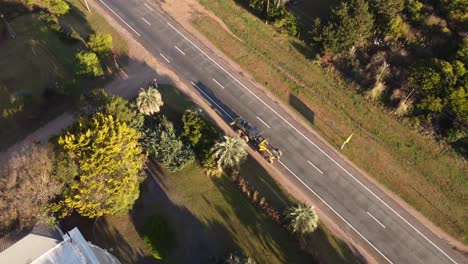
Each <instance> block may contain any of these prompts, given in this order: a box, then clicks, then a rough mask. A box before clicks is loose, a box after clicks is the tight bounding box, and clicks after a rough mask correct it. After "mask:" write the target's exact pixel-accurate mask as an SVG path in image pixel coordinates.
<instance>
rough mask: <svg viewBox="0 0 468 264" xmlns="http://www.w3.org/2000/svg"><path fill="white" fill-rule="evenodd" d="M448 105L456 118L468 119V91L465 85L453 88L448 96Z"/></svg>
mask: <svg viewBox="0 0 468 264" xmlns="http://www.w3.org/2000/svg"><path fill="white" fill-rule="evenodd" d="M448 105H449V107H450V109H451V110H452V112H453V113H454V114H455V118H457V119H458V120H460V121H465V122H467V121H468V93H467V92H466V90H465V89H464V88H463V87H460V88H458V89H453V90H452V92H451V93H450V94H449V97H448Z"/></svg>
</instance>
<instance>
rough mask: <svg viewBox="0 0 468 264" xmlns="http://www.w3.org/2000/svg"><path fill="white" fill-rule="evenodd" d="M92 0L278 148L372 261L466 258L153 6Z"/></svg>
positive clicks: (295, 177)
mask: <svg viewBox="0 0 468 264" xmlns="http://www.w3.org/2000/svg"><path fill="white" fill-rule="evenodd" d="M96 2H97V3H98V4H99V5H101V6H102V7H103V8H104V9H105V10H106V11H107V12H108V13H109V14H110V15H111V16H113V17H114V18H115V19H116V20H117V21H119V22H120V23H121V24H122V25H123V26H125V27H127V29H128V31H129V32H131V33H132V34H133V35H134V36H135V38H136V39H137V40H138V41H139V42H140V43H141V44H142V45H143V46H144V47H145V48H147V50H148V51H149V52H151V53H152V54H153V55H154V56H155V57H157V59H158V60H160V61H162V62H165V63H167V64H168V66H169V67H170V68H172V69H173V70H174V71H175V72H176V73H177V74H179V76H180V77H181V78H182V79H183V80H185V81H186V82H187V84H190V85H192V87H193V89H196V90H197V91H198V92H199V93H200V94H201V95H202V96H203V97H204V98H205V99H206V100H207V101H208V102H209V103H210V104H211V105H212V107H213V108H214V109H216V111H217V112H218V113H219V114H220V115H221V116H222V117H223V118H224V119H225V120H226V121H230V120H231V119H232V118H235V117H236V116H242V117H244V118H245V119H246V120H248V121H249V122H250V123H253V124H254V125H256V126H257V127H259V128H260V129H261V130H263V131H264V134H265V135H266V136H267V137H268V138H269V139H270V142H271V143H272V144H273V145H275V146H277V147H279V148H280V149H281V150H282V151H283V157H282V159H281V161H279V162H276V163H275V164H274V165H273V166H275V167H276V168H277V169H278V170H280V171H281V172H283V175H284V176H285V177H289V178H290V179H291V180H292V181H293V182H295V183H296V184H297V185H298V186H299V187H300V188H301V189H303V190H304V191H305V192H306V193H308V195H309V196H310V198H311V200H313V201H315V203H316V206H319V207H320V208H322V209H323V211H324V212H325V213H327V214H328V215H329V216H330V217H331V218H332V219H334V220H335V222H336V223H337V224H338V225H339V226H340V227H342V228H343V230H345V232H347V233H348V234H349V235H351V236H352V237H353V239H355V240H356V241H357V242H359V243H360V244H361V245H362V246H363V247H364V248H365V249H366V250H367V251H368V252H369V253H370V254H372V255H373V256H374V257H375V258H376V259H377V260H378V261H379V263H412V264H414V263H424V264H429V263H435V264H440V263H460V264H461V263H468V260H467V259H466V258H464V257H463V256H462V255H461V254H459V253H458V252H456V251H455V250H453V249H452V248H451V247H450V246H449V245H448V244H447V243H446V242H445V241H443V240H442V239H440V238H439V237H438V236H436V235H435V234H434V233H432V232H431V231H430V230H429V229H427V228H426V227H425V226H423V225H422V224H421V223H420V222H419V221H418V220H416V219H415V218H414V217H412V216H411V215H410V214H409V213H408V212H407V211H406V210H404V209H403V208H402V207H400V206H399V205H398V204H396V203H395V202H394V201H393V200H392V199H391V198H389V197H388V196H387V195H386V194H385V193H384V192H382V191H381V190H379V189H378V188H377V187H376V186H375V185H373V184H372V183H371V182H369V181H368V180H367V179H366V178H365V176H363V175H361V174H360V173H359V172H358V171H356V170H355V169H353V167H352V166H351V165H349V164H348V163H347V162H346V161H344V160H343V159H341V158H340V157H339V156H338V155H337V154H336V152H335V150H333V149H331V148H330V147H328V146H327V145H326V144H324V143H323V142H322V141H321V140H320V139H319V138H317V137H316V136H315V135H314V134H313V133H311V132H310V131H309V129H310V128H305V127H303V126H302V125H301V124H300V123H299V122H296V121H295V118H293V117H292V116H291V115H289V114H288V112H286V111H284V109H282V108H281V107H280V106H279V105H278V104H277V103H276V102H275V101H274V100H272V99H270V98H268V97H266V96H264V94H263V92H262V91H261V90H259V89H257V88H255V87H254V85H252V84H251V83H249V81H247V80H246V79H245V78H243V77H242V76H241V75H240V74H238V73H237V72H236V71H234V70H233V69H232V68H230V67H229V65H228V64H227V63H225V62H224V61H222V60H221V59H219V58H217V57H216V56H214V55H213V53H212V52H211V51H210V50H209V49H208V48H206V47H205V46H204V45H202V44H201V43H200V42H198V41H197V40H196V39H195V38H194V37H193V36H191V35H190V34H189V33H188V32H186V31H185V30H183V29H182V28H181V26H179V25H178V24H177V23H176V22H175V21H173V20H172V19H170V18H169V17H168V16H167V15H165V14H164V13H163V12H162V11H161V10H160V9H159V8H158V7H157V6H155V5H153V4H151V2H145V1H144V0H96Z"/></svg>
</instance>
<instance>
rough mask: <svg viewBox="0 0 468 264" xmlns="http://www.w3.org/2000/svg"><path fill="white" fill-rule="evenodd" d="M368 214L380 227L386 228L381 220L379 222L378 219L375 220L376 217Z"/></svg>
mask: <svg viewBox="0 0 468 264" xmlns="http://www.w3.org/2000/svg"><path fill="white" fill-rule="evenodd" d="M367 214H368V215H369V216H370V217H372V219H374V220H375V221H376V222H377V223H378V224H379V225H381V226H382V227H383V228H386V227H385V226H384V224H382V222H380V221H379V220H377V218H375V216H373V215H372V214H371V213H369V212H367Z"/></svg>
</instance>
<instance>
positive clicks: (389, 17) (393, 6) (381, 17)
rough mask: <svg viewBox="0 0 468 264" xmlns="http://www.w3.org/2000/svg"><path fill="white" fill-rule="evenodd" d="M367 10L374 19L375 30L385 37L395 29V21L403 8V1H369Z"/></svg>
mask: <svg viewBox="0 0 468 264" xmlns="http://www.w3.org/2000/svg"><path fill="white" fill-rule="evenodd" d="M369 7H370V8H369V9H370V10H371V11H372V13H373V14H374V17H375V21H376V26H377V29H378V30H379V31H380V32H381V33H383V34H385V35H387V34H389V33H390V32H391V31H392V25H393V27H395V24H396V23H398V22H395V20H396V19H398V18H399V19H400V20H401V18H400V16H399V14H400V12H401V11H403V8H404V7H405V0H369Z"/></svg>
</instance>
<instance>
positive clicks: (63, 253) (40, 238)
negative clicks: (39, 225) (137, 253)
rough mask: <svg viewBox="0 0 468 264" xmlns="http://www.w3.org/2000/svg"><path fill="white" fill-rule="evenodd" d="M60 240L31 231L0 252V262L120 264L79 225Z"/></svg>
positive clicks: (24, 263)
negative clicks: (82, 233)
mask: <svg viewBox="0 0 468 264" xmlns="http://www.w3.org/2000/svg"><path fill="white" fill-rule="evenodd" d="M58 230H59V232H60V233H61V234H62V239H61V240H60V239H57V238H56V237H55V238H54V237H53V236H44V235H41V234H36V233H30V234H29V235H27V236H25V237H24V238H22V239H21V240H19V241H18V242H16V243H15V244H13V245H12V246H10V247H9V248H7V249H6V250H4V251H2V252H0V263H9V264H29V263H32V264H55V263H60V264H62V263H63V264H81V263H89V264H120V262H119V261H118V260H117V259H116V258H115V257H114V256H112V255H111V254H109V253H108V252H107V251H106V250H103V249H101V248H100V247H97V246H95V245H93V244H91V243H89V242H87V241H86V240H85V239H84V237H83V236H82V235H81V233H80V231H79V230H78V228H76V227H75V228H74V229H72V230H71V231H69V232H68V233H66V234H63V233H62V232H61V230H60V229H58Z"/></svg>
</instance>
